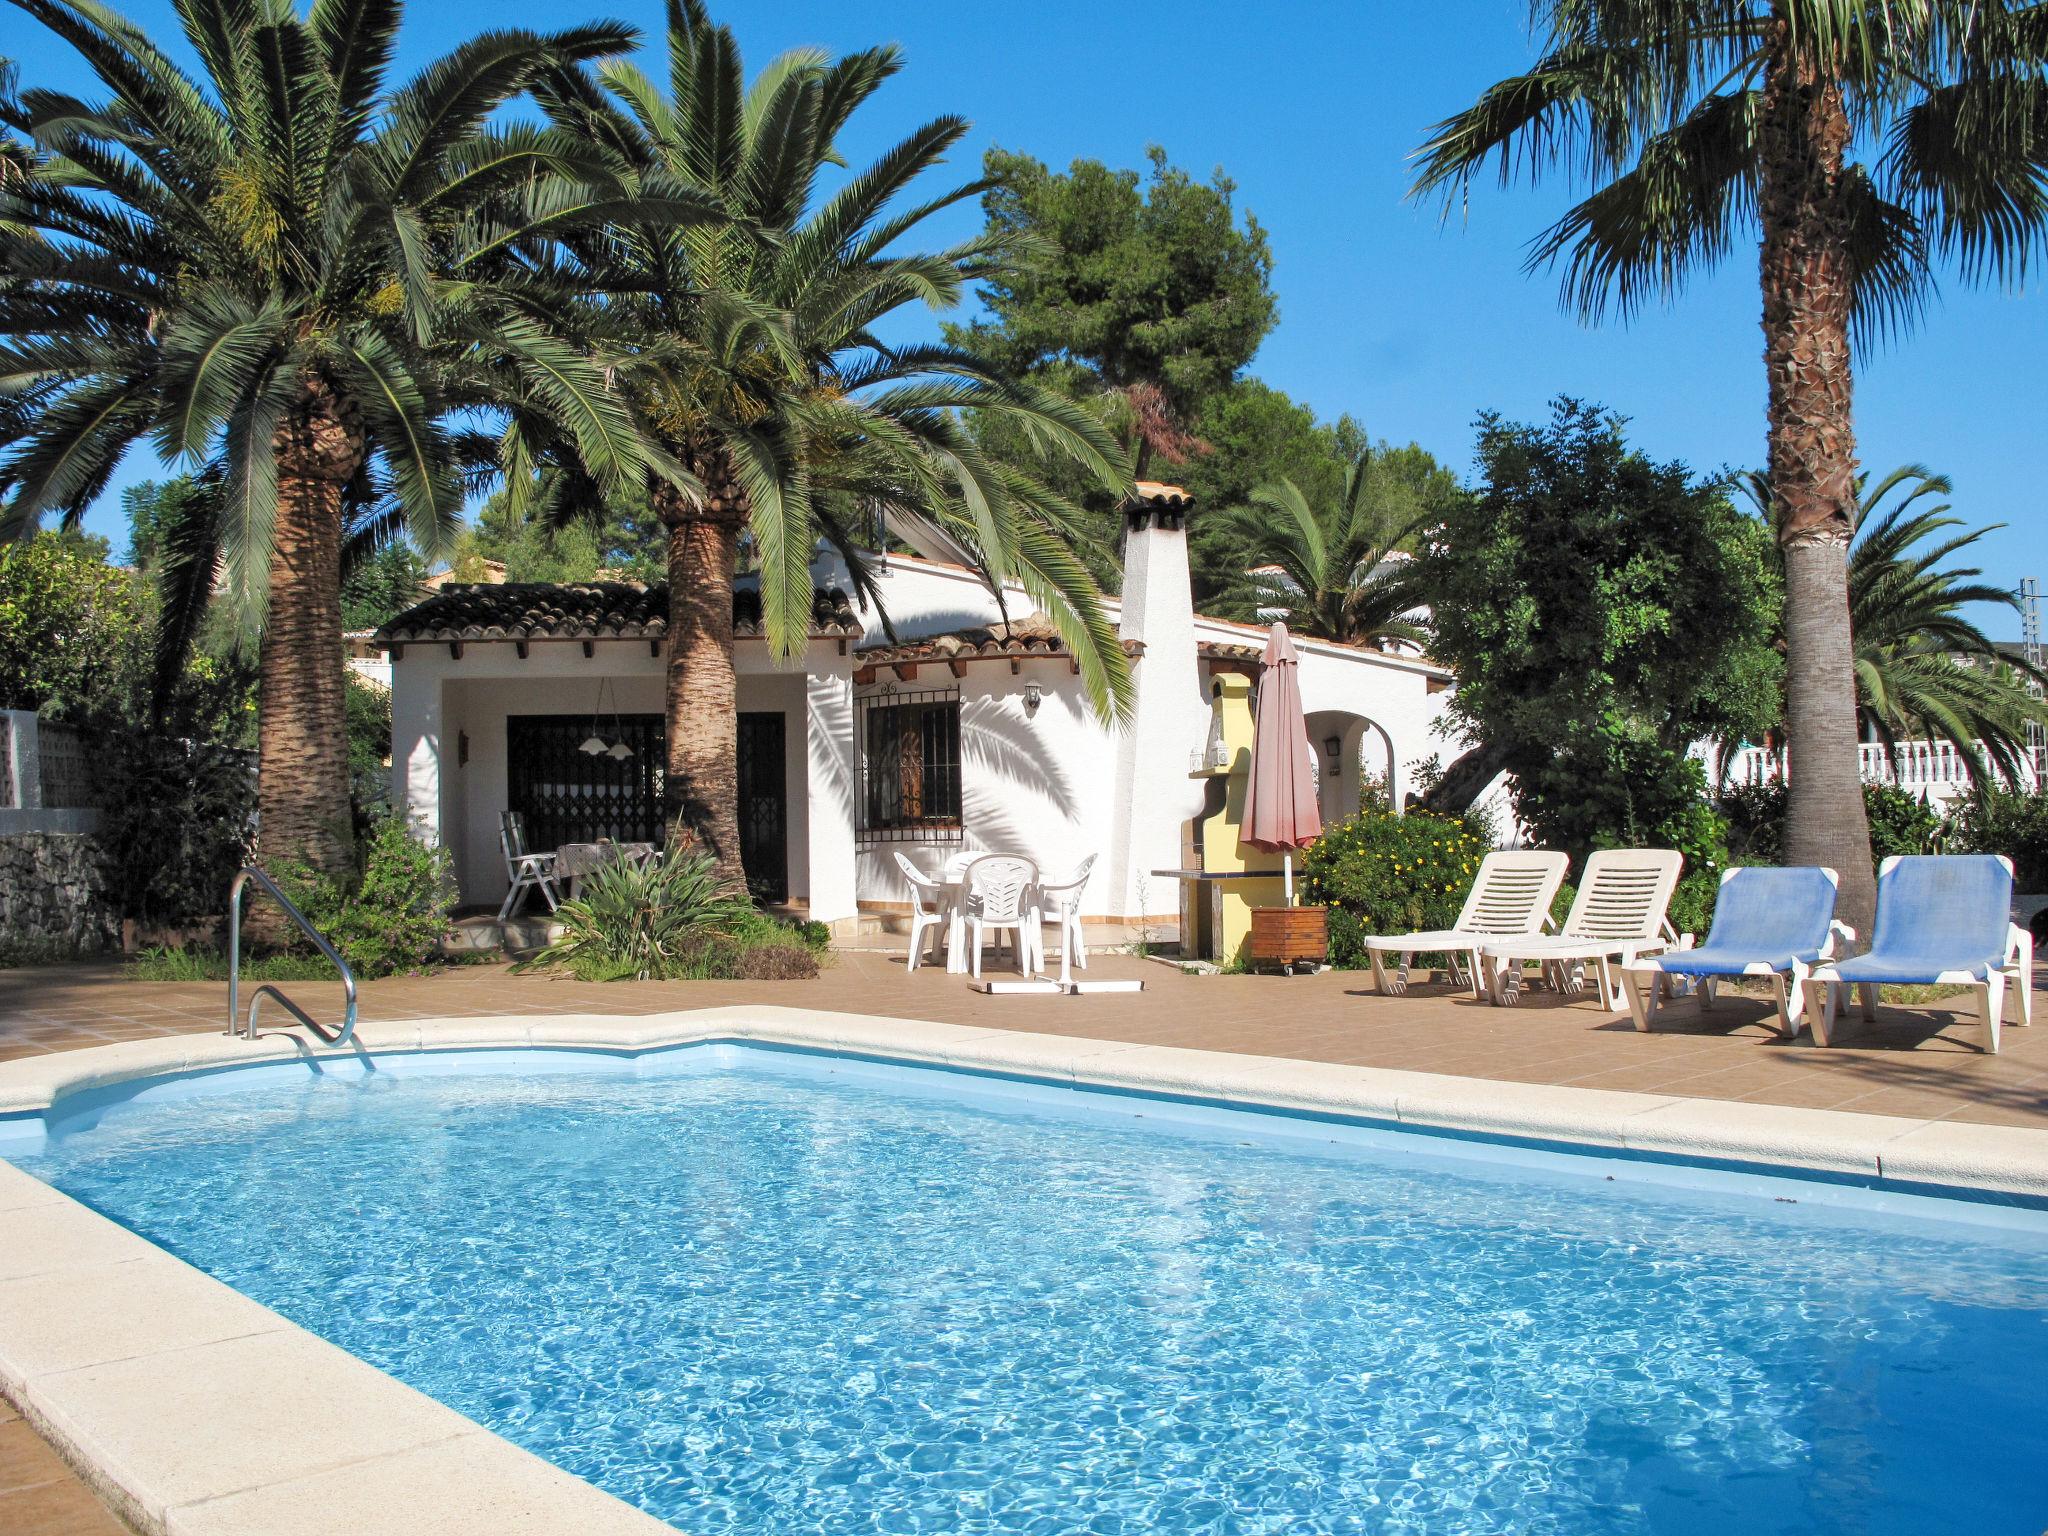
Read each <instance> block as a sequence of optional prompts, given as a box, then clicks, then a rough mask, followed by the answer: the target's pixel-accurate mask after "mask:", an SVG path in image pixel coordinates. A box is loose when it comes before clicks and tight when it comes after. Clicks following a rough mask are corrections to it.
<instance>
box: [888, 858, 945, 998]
mask: <svg viewBox="0 0 2048 1536" xmlns="http://www.w3.org/2000/svg"><path fill="white" fill-rule="evenodd" d="M896 867H897V868H898V869H899V870H901V871H902V872H903V879H904V882H905V883H906V884H907V885H909V887H910V969H911V970H913V971H914V970H916V969H917V967H918V965H919V963H920V962H922V961H923V959H924V936H925V934H926V932H927V931H930V932H934V933H935V932H937V930H939V929H940V928H943V927H944V926H945V925H946V910H945V887H944V886H942V885H941V884H939V882H938V881H936V880H934V879H933V878H932V877H931V876H930V875H927V874H925V873H924V872H923V871H922V870H920V869H919V868H918V867H917V866H916V865H915V864H913V863H911V862H910V859H909V856H908V855H906V854H903V853H900V852H899V853H898V854H897V855H896Z"/></svg>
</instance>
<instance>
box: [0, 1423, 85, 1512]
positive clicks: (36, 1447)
mask: <svg viewBox="0 0 2048 1536" xmlns="http://www.w3.org/2000/svg"><path fill="white" fill-rule="evenodd" d="M69 1476H71V1469H70V1468H69V1467H67V1466H65V1465H64V1460H63V1458H62V1457H60V1456H59V1455H58V1454H57V1453H56V1452H55V1451H53V1450H51V1449H50V1447H49V1446H48V1445H46V1444H44V1443H43V1437H42V1436H41V1435H39V1434H37V1433H36V1432H35V1431H34V1430H33V1429H30V1428H29V1427H28V1425H27V1424H25V1423H24V1422H23V1421H22V1420H20V1419H19V1418H17V1419H15V1420H13V1421H12V1422H10V1423H6V1424H0V1493H16V1492H19V1491H20V1490H21V1489H23V1488H38V1487H41V1486H42V1485H43V1484H45V1483H54V1482H58V1481H60V1480H61V1479H63V1478H67V1477H69Z"/></svg>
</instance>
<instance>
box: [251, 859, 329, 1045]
mask: <svg viewBox="0 0 2048 1536" xmlns="http://www.w3.org/2000/svg"><path fill="white" fill-rule="evenodd" d="M251 880H254V881H255V882H256V883H257V885H259V886H261V887H262V888H263V890H264V891H265V892H266V893H267V894H268V895H269V897H270V899H271V900H272V901H275V902H276V903H277V904H278V905H279V906H280V907H282V908H284V911H285V915H286V916H287V917H289V918H290V919H291V920H292V921H293V922H295V923H297V924H298V925H299V928H300V930H301V931H302V932H303V933H304V934H305V935H306V937H307V938H309V939H311V940H312V941H313V942H314V943H315V944H316V945H318V946H319V949H320V953H321V954H323V955H325V956H326V957H327V958H328V959H329V960H331V961H333V962H334V968H335V969H336V970H338V971H340V972H341V985H342V991H343V993H344V995H345V996H346V998H347V1006H346V1008H345V1009H344V1010H343V1012H342V1017H341V1028H340V1029H338V1030H334V1029H329V1028H328V1027H327V1026H326V1025H324V1024H322V1023H320V1022H318V1021H317V1020H316V1019H314V1017H313V1016H312V1015H311V1014H309V1013H307V1012H306V1010H305V1009H303V1008H301V1007H300V1006H299V1005H298V1004H297V1003H295V1002H293V1001H292V1000H291V999H290V998H288V997H286V996H285V995H284V994H283V993H282V992H280V991H278V990H277V988H276V987H274V986H272V985H271V984H270V983H269V982H267V981H266V982H264V983H263V984H262V985H261V986H259V987H258V988H257V989H256V990H255V991H254V992H252V993H251V994H250V995H249V1018H248V1023H247V1025H246V1027H244V1028H242V1029H239V1030H238V1029H237V1028H236V1027H235V1025H236V1016H237V1014H238V1012H239V1006H238V1004H239V999H240V996H241V984H242V887H243V886H245V885H247V884H248V883H249V882H250V881H251ZM266 997H274V998H276V999H277V1001H278V1003H279V1004H280V1005H281V1006H282V1007H283V1008H284V1009H285V1010H286V1011H287V1012H288V1013H290V1014H291V1016H292V1017H293V1018H295V1019H297V1020H298V1021H299V1022H300V1023H301V1024H303V1025H305V1026H306V1028H308V1029H310V1030H311V1031H312V1032H313V1033H314V1034H315V1035H317V1036H319V1038H320V1039H321V1040H323V1041H325V1042H326V1043H327V1044H329V1045H347V1044H348V1043H349V1040H350V1039H351V1038H352V1037H353V1036H354V1035H355V1032H356V975H355V972H354V971H351V970H350V969H349V968H348V962H347V961H346V960H344V959H342V958H341V954H340V952H339V951H338V950H336V949H335V947H334V946H333V945H332V944H330V943H328V942H327V936H326V935H325V934H323V933H321V932H320V930H319V929H317V928H315V927H314V926H313V925H312V924H311V923H310V922H308V921H307V920H306V914H305V913H303V912H301V911H300V910H299V909H298V907H297V906H295V905H294V904H293V902H292V899H291V897H289V896H287V895H285V893H284V892H283V891H281V890H279V889H278V885H277V882H276V881H275V880H273V879H271V878H270V876H269V875H267V874H265V873H264V872H263V871H262V870H261V869H259V868H257V867H256V866H255V865H254V864H244V865H243V866H242V867H241V869H240V870H239V871H238V872H237V873H236V875H235V878H234V880H233V881H232V882H231V883H230V884H229V886H228V1027H227V1033H228V1034H230V1035H235V1034H241V1035H244V1036H246V1037H247V1038H248V1039H251V1040H254V1039H255V1038H256V1020H257V1016H258V1014H259V1013H260V1011H261V1010H262V1007H263V999H264V998H266Z"/></svg>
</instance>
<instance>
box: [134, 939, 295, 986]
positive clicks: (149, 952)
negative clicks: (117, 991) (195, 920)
mask: <svg viewBox="0 0 2048 1536" xmlns="http://www.w3.org/2000/svg"><path fill="white" fill-rule="evenodd" d="M242 976H243V979H244V980H247V981H332V980H333V979H334V976H335V970H334V965H333V963H332V962H331V961H329V960H327V959H325V958H324V957H322V956H320V955H293V954H278V955H249V956H245V957H244V958H243V960H242ZM127 979H128V980H130V981H226V980H227V979H228V957H227V956H226V955H224V954H221V953H220V952H219V951H217V950H211V949H169V948H165V947H162V946H158V947H156V948H152V949H145V950H141V951H138V952H137V954H136V955H135V957H134V958H133V959H132V960H130V961H129V962H128V977H127Z"/></svg>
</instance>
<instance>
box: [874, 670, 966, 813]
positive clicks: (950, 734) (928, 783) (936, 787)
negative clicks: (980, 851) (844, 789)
mask: <svg viewBox="0 0 2048 1536" xmlns="http://www.w3.org/2000/svg"><path fill="white" fill-rule="evenodd" d="M856 719H857V720H858V723H859V738H860V740H859V745H860V777H861V795H860V840H861V842H862V843H864V844H874V843H909V842H958V841H959V840H960V694H959V690H957V689H952V688H946V689H932V690H928V691H925V692H922V693H880V694H875V695H874V696H872V697H870V698H864V699H862V700H860V701H859V703H858V704H857V706H856Z"/></svg>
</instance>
